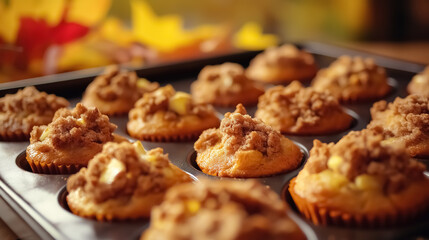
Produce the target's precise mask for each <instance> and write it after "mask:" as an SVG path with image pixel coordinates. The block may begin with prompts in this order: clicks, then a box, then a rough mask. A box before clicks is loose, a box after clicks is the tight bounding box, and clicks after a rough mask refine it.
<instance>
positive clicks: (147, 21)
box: [131, 0, 219, 52]
mask: <svg viewBox="0 0 429 240" xmlns="http://www.w3.org/2000/svg"><path fill="white" fill-rule="evenodd" d="M131 13H132V23H133V32H134V34H135V36H136V38H137V40H139V41H140V42H142V43H143V44H146V45H148V46H151V47H153V48H155V49H157V50H159V51H161V52H169V51H173V50H175V49H177V48H180V47H184V46H188V45H191V44H195V43H197V42H201V41H203V40H205V39H208V38H211V37H213V36H215V34H216V32H217V31H218V30H219V29H218V28H216V27H214V26H210V25H203V26H200V27H198V28H195V29H193V30H185V29H184V28H183V20H182V18H181V17H180V16H178V15H166V16H160V17H158V16H157V15H156V14H155V13H154V11H153V10H152V8H151V7H150V6H149V4H148V3H147V2H146V1H143V0H131Z"/></svg>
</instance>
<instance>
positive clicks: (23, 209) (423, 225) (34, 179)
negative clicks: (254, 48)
mask: <svg viewBox="0 0 429 240" xmlns="http://www.w3.org/2000/svg"><path fill="white" fill-rule="evenodd" d="M302 47H304V48H305V49H306V50H308V51H310V52H311V53H313V55H314V56H315V58H316V61H317V63H318V64H319V66H320V67H321V68H324V67H327V66H328V65H329V63H330V62H332V61H333V60H335V57H338V56H340V55H342V54H349V55H361V56H369V55H368V54H366V53H363V52H355V51H353V50H350V49H343V48H338V47H335V46H332V45H323V44H319V43H307V44H304V45H303V46H302ZM257 53H258V52H244V53H235V54H230V55H224V56H218V57H212V58H207V59H199V60H194V61H187V62H181V63H173V64H165V65H162V66H155V67H147V68H140V69H133V70H136V71H137V73H138V75H139V76H142V77H146V78H148V79H150V80H151V81H158V82H160V83H161V84H165V83H167V82H168V83H171V84H172V85H173V86H174V87H175V89H176V90H180V91H187V92H189V87H190V84H191V82H192V81H194V80H195V79H196V76H197V74H198V72H199V71H200V70H201V69H202V68H203V67H204V66H205V65H209V64H220V63H223V62H226V61H231V62H237V63H240V64H243V65H244V66H246V65H247V64H248V63H249V61H250V60H251V59H252V58H253V57H254V56H255V55H256V54H257ZM372 57H374V58H375V60H376V63H377V64H378V65H381V66H384V67H386V68H387V74H388V76H389V77H390V78H389V84H390V85H391V86H392V87H393V88H392V91H391V92H390V93H389V95H387V96H386V97H385V98H384V99H385V100H387V101H393V99H394V98H395V97H396V96H401V97H404V96H406V92H405V88H406V84H407V83H408V81H409V80H410V79H411V77H412V76H413V75H414V74H415V73H416V72H419V71H421V70H422V69H423V67H424V66H422V65H419V64H413V63H410V62H402V61H398V60H394V59H389V58H384V57H380V56H372ZM403 68H405V69H403ZM131 69H132V68H131ZM407 69H408V70H411V71H407ZM101 70H102V69H90V70H83V71H76V72H71V73H65V74H58V75H53V76H49V77H41V78H36V79H32V80H25V81H18V82H14V83H8V84H2V86H1V87H3V89H0V96H3V95H4V94H6V93H14V92H16V90H17V89H18V88H21V87H23V86H26V85H36V86H37V88H38V89H39V90H42V91H47V92H48V93H55V94H58V95H61V96H65V97H67V98H68V99H69V100H70V101H71V103H72V105H75V104H76V103H77V102H78V101H79V100H80V97H81V94H82V93H83V91H84V89H85V88H86V86H87V85H88V83H89V82H90V81H91V80H92V79H93V78H94V77H95V76H96V75H97V74H99V73H100V72H101ZM307 84H308V83H307ZM373 102H374V101H369V102H363V103H356V104H344V108H345V109H346V111H347V112H348V113H349V114H350V115H352V116H353V117H354V123H353V125H352V126H351V128H350V129H348V130H346V131H343V132H338V133H335V134H331V135H323V136H290V135H288V136H287V137H289V138H290V139H292V140H293V141H294V142H295V143H297V145H298V146H299V147H300V148H301V151H302V152H303V153H304V157H303V161H302V164H301V165H300V167H299V168H298V169H296V170H294V171H292V172H288V173H284V174H278V175H275V176H270V177H263V178H257V179H258V180H259V181H260V182H262V183H263V184H266V185H268V186H270V187H271V188H272V189H273V190H274V191H275V192H277V193H278V194H279V195H280V196H281V197H282V198H283V199H284V201H286V203H287V204H288V205H289V206H290V207H291V209H292V210H291V211H290V214H289V215H290V217H291V218H293V219H294V220H295V221H296V222H297V223H298V225H299V226H300V227H301V229H302V230H303V232H304V233H305V234H306V236H307V238H308V239H361V238H362V239H396V238H417V237H424V236H426V237H428V236H429V233H428V230H427V227H428V226H429V216H423V217H422V218H420V219H418V220H417V221H415V222H413V223H410V224H408V225H406V226H398V227H395V228H383V229H354V228H339V227H323V226H315V225H313V224H312V223H310V222H309V221H307V220H305V219H304V218H303V217H301V216H300V215H299V213H297V211H296V209H295V206H294V204H293V201H291V198H290V196H289V194H288V191H287V187H288V182H289V180H290V179H291V178H293V177H294V176H296V175H297V174H298V172H299V170H300V169H301V168H302V166H303V164H304V163H305V161H307V158H308V152H309V150H310V149H311V147H312V145H313V140H314V139H319V140H321V141H322V142H336V141H338V140H339V139H340V138H341V137H342V136H344V135H345V134H347V132H349V131H350V130H359V129H362V128H364V127H365V126H366V124H367V123H368V122H369V121H370V114H369V109H370V107H371V106H372V104H373ZM216 109H217V110H218V112H219V115H223V114H224V113H225V112H228V111H233V110H234V108H216ZM247 110H248V113H249V114H250V115H253V114H254V113H255V111H256V107H251V108H247ZM110 119H111V122H113V123H115V124H116V125H118V129H117V130H116V133H118V134H120V135H122V136H126V137H128V138H130V139H132V138H131V137H129V136H128V134H127V133H126V123H127V120H128V118H127V116H124V117H111V118H110ZM132 140H133V139H132ZM28 144H29V143H28V142H0V159H1V161H0V196H1V198H0V211H1V218H3V220H4V221H6V222H7V223H8V225H9V226H10V227H11V228H12V229H13V230H14V232H16V234H17V235H18V236H19V237H20V238H32V239H39V238H40V239H133V240H134V239H138V238H139V236H140V234H141V233H142V231H143V230H144V229H146V228H147V227H148V224H149V220H138V221H125V222H97V221H95V220H91V219H84V218H81V217H79V216H76V215H73V214H72V213H71V212H70V210H69V209H68V207H67V204H66V202H65V197H66V195H67V191H66V187H65V186H66V181H67V178H68V175H46V174H36V173H32V172H31V169H30V167H29V165H28V163H27V161H26V159H25V149H26V147H27V146H28ZM143 145H144V146H145V148H146V149H151V148H154V147H162V148H163V149H164V151H165V152H166V153H168V154H169V157H170V160H171V161H172V162H173V163H174V164H175V165H176V166H178V167H179V168H181V169H183V170H184V171H186V172H188V173H189V174H190V175H191V176H193V177H195V178H196V179H199V178H204V177H206V178H214V179H216V178H217V177H212V176H208V175H206V174H204V173H202V172H201V171H200V170H199V168H198V166H197V165H196V163H195V155H196V154H195V152H194V149H193V142H183V143H160V142H143ZM422 161H423V162H425V163H427V161H426V160H422ZM238 180H240V179H238Z"/></svg>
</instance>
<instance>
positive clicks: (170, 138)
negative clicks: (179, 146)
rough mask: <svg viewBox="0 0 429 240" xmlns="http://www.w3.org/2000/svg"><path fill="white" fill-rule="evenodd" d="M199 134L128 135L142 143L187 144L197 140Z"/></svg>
mask: <svg viewBox="0 0 429 240" xmlns="http://www.w3.org/2000/svg"><path fill="white" fill-rule="evenodd" d="M200 134H201V132H194V133H188V134H173V135H156V134H147V135H146V134H141V135H134V134H130V136H132V137H135V138H138V139H141V140H144V141H151V142H188V141H194V140H197V139H198V137H199V136H200Z"/></svg>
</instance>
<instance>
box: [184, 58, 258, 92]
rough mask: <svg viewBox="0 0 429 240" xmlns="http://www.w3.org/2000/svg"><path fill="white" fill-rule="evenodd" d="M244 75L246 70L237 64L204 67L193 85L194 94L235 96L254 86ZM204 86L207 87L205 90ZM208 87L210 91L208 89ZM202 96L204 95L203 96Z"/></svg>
mask: <svg viewBox="0 0 429 240" xmlns="http://www.w3.org/2000/svg"><path fill="white" fill-rule="evenodd" d="M254 84H255V83H254V82H251V81H250V80H249V79H248V78H247V77H246V75H245V73H244V68H243V67H242V66H241V65H240V64H237V63H224V64H220V65H215V66H206V67H204V68H203V69H202V70H201V72H200V74H199V75H198V79H197V81H196V82H195V83H193V84H192V86H193V87H192V86H191V88H192V92H193V93H194V92H197V91H204V95H206V94H209V95H214V96H210V97H207V98H210V99H211V98H215V97H219V96H225V95H234V94H237V93H241V92H243V90H244V89H246V88H249V87H251V86H252V85H254ZM204 86H207V87H206V88H204ZM208 87H209V88H210V89H208ZM201 95H202V94H201Z"/></svg>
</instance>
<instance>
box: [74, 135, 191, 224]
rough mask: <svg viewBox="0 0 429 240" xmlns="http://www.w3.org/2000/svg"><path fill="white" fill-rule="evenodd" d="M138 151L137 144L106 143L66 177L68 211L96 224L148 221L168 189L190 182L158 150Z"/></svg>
mask: <svg viewBox="0 0 429 240" xmlns="http://www.w3.org/2000/svg"><path fill="white" fill-rule="evenodd" d="M138 147H139V146H138V143H137V145H136V144H131V143H129V142H122V143H112V142H110V143H106V144H105V145H104V147H103V151H102V152H100V153H99V154H97V155H95V156H94V158H93V159H92V160H91V161H90V162H89V164H88V168H82V169H81V170H80V171H79V172H78V173H77V174H75V175H72V176H70V178H69V179H68V181H67V191H68V192H69V194H68V195H67V203H68V206H69V207H70V210H71V211H72V212H73V213H74V214H76V215H79V216H82V217H87V218H96V219H97V220H99V221H104V220H108V221H111V220H125V219H137V218H148V217H149V216H150V211H151V209H152V207H153V206H155V205H158V204H160V203H161V201H162V199H163V197H164V194H165V192H166V191H167V189H168V188H170V187H171V186H173V185H175V184H179V183H183V182H189V181H191V178H190V177H189V175H188V174H186V173H185V172H183V171H182V170H180V169H179V168H177V167H176V166H174V165H173V164H171V163H170V161H169V160H168V156H167V154H164V153H163V150H162V149H161V148H156V149H152V150H150V151H148V152H144V153H143V152H139V150H138ZM143 151H144V150H143Z"/></svg>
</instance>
